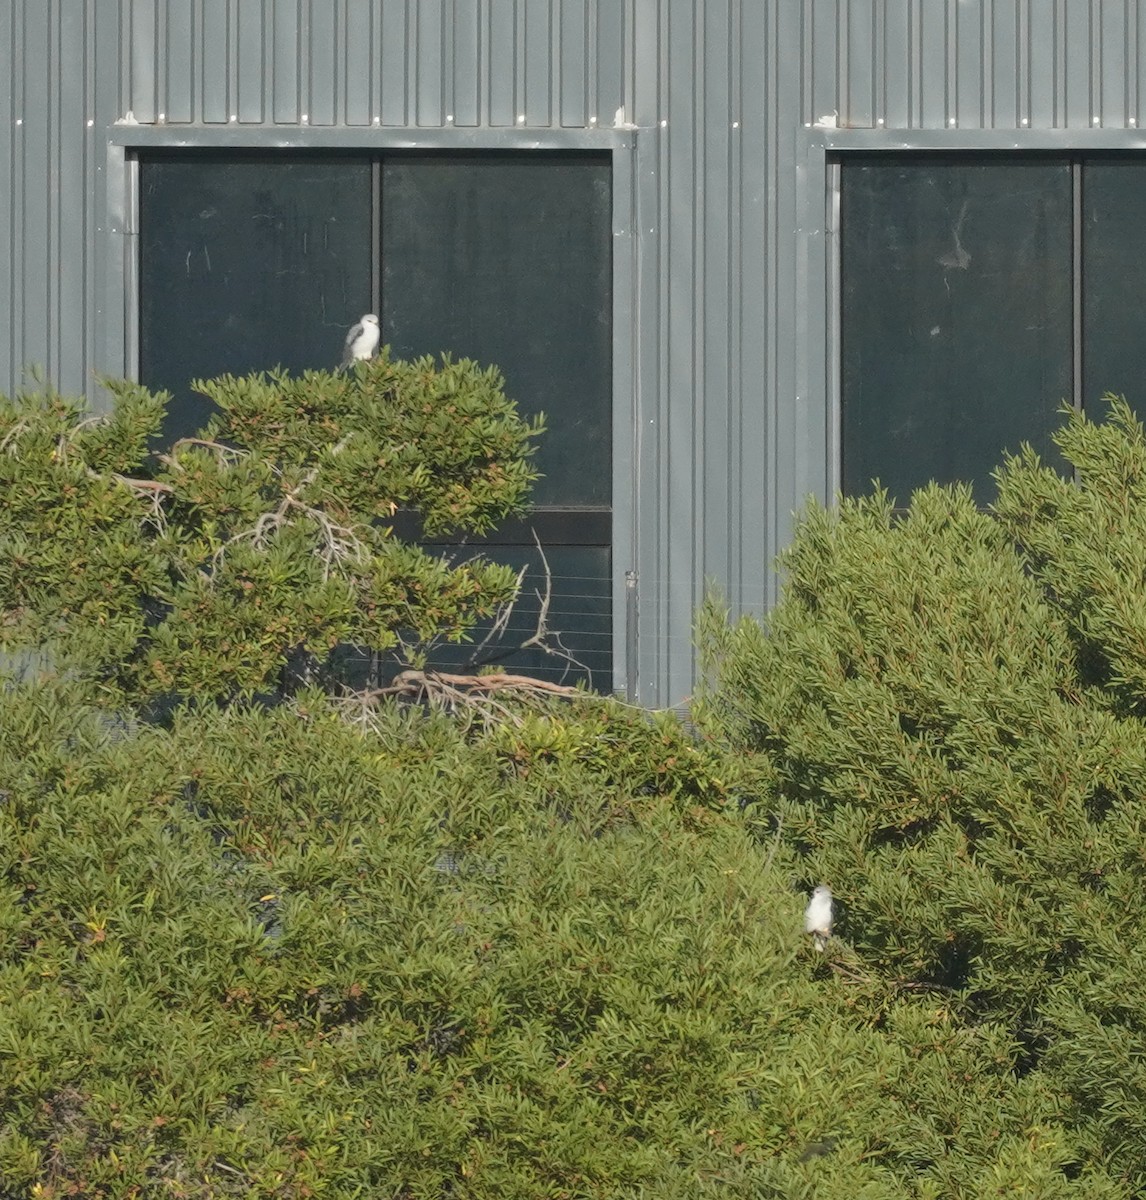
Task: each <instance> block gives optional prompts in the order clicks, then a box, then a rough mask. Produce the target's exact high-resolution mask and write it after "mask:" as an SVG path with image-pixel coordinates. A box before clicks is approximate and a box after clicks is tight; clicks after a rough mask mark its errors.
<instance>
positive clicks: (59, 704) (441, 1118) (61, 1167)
mask: <svg viewBox="0 0 1146 1200" xmlns="http://www.w3.org/2000/svg"><path fill="white" fill-rule="evenodd" d="M602 746H603V747H604V748H603V749H601V748H599V747H602ZM0 763H2V764H3V779H4V793H3V799H2V802H0V880H2V881H3V886H2V887H0V931H2V935H3V936H2V937H0V1046H2V1047H3V1053H2V1054H0V1114H2V1115H0V1181H2V1182H0V1196H2V1197H3V1198H4V1200H26V1198H29V1197H33V1196H35V1197H39V1198H40V1200H52V1198H56V1197H62V1196H66V1195H78V1196H85V1197H96V1196H105V1197H113V1196H114V1197H172V1196H174V1197H185V1198H191V1197H194V1198H200V1197H201V1198H207V1197H212V1198H214V1197H225V1196H242V1197H244V1198H258V1197H265V1198H267V1200H271V1198H274V1200H282V1198H291V1197H305V1196H326V1197H334V1198H338V1197H359V1196H371V1197H375V1196H387V1197H415V1196H416V1197H446V1196H455V1197H457V1196H463V1197H467V1198H472V1200H482V1198H485V1197H489V1198H493V1197H497V1198H498V1200H506V1198H511V1200H514V1198H521V1200H526V1198H529V1200H533V1198H536V1197H610V1198H612V1197H632V1198H634V1200H635V1198H636V1197H639V1196H650V1195H653V1196H658V1197H704V1196H730V1195H731V1196H742V1197H745V1198H748V1197H752V1198H756V1197H776V1198H784V1200H787V1198H792V1197H795V1198H800V1197H806V1198H808V1200H811V1198H812V1197H815V1198H816V1200H837V1198H838V1200H844V1198H845V1197H846V1198H848V1200H851V1198H853V1197H868V1198H870V1200H889V1198H890V1200H894V1198H896V1197H919V1198H923V1197H929V1198H935V1200H939V1198H943V1200H948V1198H950V1197H987V1196H998V1195H1002V1194H1011V1193H1015V1194H1020V1193H1021V1192H1023V1190H1024V1189H1025V1192H1026V1194H1029V1195H1038V1196H1040V1197H1059V1196H1064V1197H1065V1196H1072V1197H1075V1196H1088V1197H1119V1196H1125V1195H1128V1193H1127V1192H1126V1191H1125V1190H1124V1189H1120V1188H1119V1187H1118V1186H1117V1185H1116V1184H1114V1183H1113V1182H1111V1180H1110V1179H1109V1177H1107V1176H1106V1175H1104V1174H1103V1173H1102V1171H1101V1170H1100V1169H1098V1168H1097V1167H1096V1168H1095V1169H1094V1170H1093V1171H1090V1170H1088V1169H1086V1168H1085V1167H1084V1162H1085V1160H1084V1157H1083V1154H1082V1152H1081V1150H1080V1148H1079V1146H1078V1144H1077V1143H1076V1140H1075V1138H1074V1136H1073V1134H1072V1132H1071V1131H1070V1129H1069V1128H1068V1126H1067V1125H1066V1124H1065V1122H1064V1121H1063V1120H1062V1118H1061V1114H1060V1113H1059V1108H1060V1107H1061V1105H1060V1102H1059V1099H1058V1097H1057V1096H1056V1095H1055V1094H1054V1093H1053V1092H1052V1091H1050V1090H1048V1088H1047V1087H1046V1086H1045V1083H1044V1082H1043V1081H1042V1080H1041V1078H1040V1077H1038V1076H1037V1075H1032V1076H1028V1077H1027V1078H1024V1079H1018V1078H1016V1077H1015V1074H1014V1072H1013V1070H1012V1063H1013V1045H1012V1039H1011V1037H1010V1035H1009V1033H1008V1031H1007V1030H1006V1029H1005V1028H1003V1027H1002V1026H1001V1025H1000V1024H999V1023H997V1022H990V1021H987V1022H983V1023H981V1024H979V1025H971V1024H969V1023H967V1022H966V1021H965V1020H963V1019H962V1016H961V1013H960V1011H959V1009H958V1007H957V1006H955V1005H952V1004H950V1003H947V1002H946V1001H944V1000H942V999H938V998H936V997H935V996H933V995H929V994H927V993H924V992H915V993H912V992H904V991H902V990H900V989H897V988H894V987H889V986H887V985H886V984H885V983H883V982H881V981H880V980H879V979H878V978H877V977H876V976H875V975H874V974H872V973H866V974H865V973H862V972H861V973H859V974H856V975H854V976H844V975H837V974H836V973H833V972H831V971H829V970H827V968H826V967H825V966H824V965H823V962H822V960H821V958H820V956H819V955H817V954H815V953H814V952H813V951H811V950H810V948H809V947H808V946H807V944H806V939H805V938H804V935H803V933H802V929H801V908H802V905H803V898H802V896H800V895H797V894H794V893H793V892H792V890H791V888H790V886H789V878H790V875H791V872H792V869H793V864H794V859H793V857H792V855H791V854H790V852H789V851H787V850H786V849H784V848H782V847H778V848H774V849H773V851H772V852H770V853H769V854H767V855H764V854H761V853H760V851H759V849H758V848H757V847H756V846H755V845H754V844H753V843H752V841H751V840H750V839H749V838H746V837H745V836H744V832H743V827H742V824H741V822H740V820H739V818H738V816H737V815H736V812H735V806H730V805H727V804H726V803H725V799H726V793H725V791H724V788H723V785H722V784H721V783H720V780H719V777H717V776H716V775H715V774H714V767H715V766H716V765H717V763H718V759H717V758H716V757H715V756H714V754H713V752H712V751H711V750H710V749H709V748H706V747H704V746H697V745H696V744H694V743H693V742H692V741H691V740H690V739H689V738H688V737H687V736H686V735H685V734H684V733H683V732H682V731H681V730H680V728H678V727H677V726H675V725H674V724H673V723H672V722H671V721H669V720H667V719H664V718H659V719H656V720H651V719H648V718H646V717H644V716H642V715H640V714H634V713H632V712H631V711H628V710H625V709H623V708H621V707H619V706H616V705H612V704H608V703H606V702H599V703H598V704H597V705H596V706H594V707H575V708H573V709H571V710H570V711H569V712H567V714H566V716H565V719H564V721H559V720H558V718H557V717H556V715H555V714H550V715H544V714H543V715H541V716H537V717H535V718H534V719H533V720H532V721H528V722H525V723H524V724H523V725H521V726H520V727H519V728H518V729H517V730H516V731H514V732H510V731H508V730H507V729H499V730H493V731H487V732H480V731H475V732H472V733H471V734H470V735H469V737H468V739H467V738H466V737H465V736H463V734H462V733H461V732H460V730H459V728H458V726H457V725H456V724H450V723H448V722H447V721H445V720H444V719H440V718H436V717H432V716H431V717H426V716H425V715H423V714H421V713H416V712H412V711H410V710H406V711H402V710H384V711H383V712H382V713H381V714H380V716H379V717H378V719H377V721H376V722H375V723H374V725H373V726H372V727H370V728H366V729H363V728H358V727H352V726H351V725H349V724H348V723H347V722H346V721H345V720H344V719H342V718H341V717H340V716H339V715H338V714H337V713H336V712H335V711H334V709H333V708H332V707H331V705H330V702H329V701H327V700H326V699H324V697H323V696H322V695H320V694H318V693H314V692H305V693H302V694H300V695H299V696H298V697H296V699H295V701H294V702H293V704H292V705H290V706H280V707H279V708H276V709H274V710H272V711H258V710H257V709H254V710H252V709H245V708H244V707H243V706H233V707H231V708H229V709H226V710H205V709H199V710H196V711H194V712H185V713H183V714H180V715H178V716H177V717H176V719H175V720H174V722H173V724H172V726H171V727H170V728H168V729H162V728H157V727H154V726H146V725H143V726H133V725H130V724H124V723H120V722H113V721H111V720H109V718H108V717H107V716H106V714H102V713H100V712H95V711H87V710H84V709H82V708H81V707H80V706H79V705H77V703H76V702H75V700H74V697H73V696H71V695H69V694H68V693H66V692H65V690H64V689H63V688H62V687H61V688H56V689H47V688H40V689H39V690H37V691H19V690H10V691H8V692H6V693H2V694H0ZM670 763H672V766H671V767H669V764H670ZM662 768H667V769H662ZM729 807H731V808H732V809H733V811H732V812H731V813H728V812H725V811H724V810H725V809H726V808H729ZM1068 1174H1069V1175H1071V1176H1074V1175H1077V1178H1074V1179H1070V1178H1068Z"/></svg>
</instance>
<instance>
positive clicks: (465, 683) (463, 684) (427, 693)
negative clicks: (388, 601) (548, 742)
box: [345, 668, 591, 725]
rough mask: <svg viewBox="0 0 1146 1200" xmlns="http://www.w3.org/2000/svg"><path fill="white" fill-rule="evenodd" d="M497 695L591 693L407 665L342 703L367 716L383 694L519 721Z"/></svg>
mask: <svg viewBox="0 0 1146 1200" xmlns="http://www.w3.org/2000/svg"><path fill="white" fill-rule="evenodd" d="M499 695H504V696H507V697H508V696H512V697H514V698H515V699H524V700H530V699H532V700H540V699H542V698H544V697H550V696H566V697H569V698H573V697H574V696H579V697H581V698H582V699H584V698H586V697H587V696H589V695H591V693H587V692H585V691H584V690H583V689H581V688H576V687H569V686H567V685H565V684H561V683H549V682H547V681H546V680H544V679H533V678H531V677H530V676H528V675H513V674H509V673H507V672H498V673H496V674H491V675H454V674H450V673H448V672H445V671H418V670H414V669H412V668H411V669H408V670H405V671H400V672H399V673H398V674H397V675H395V676H394V678H393V679H392V680H391V681H390V683H389V684H388V685H387V686H386V687H379V688H371V689H369V690H368V691H362V692H354V693H352V694H350V695H348V696H347V697H346V700H345V703H346V705H347V706H354V707H356V708H358V710H359V711H358V713H357V715H356V719H359V720H367V719H368V714H369V713H370V711H371V710H372V709H373V708H374V706H375V705H376V704H377V703H378V701H379V700H381V699H383V698H384V697H386V696H394V697H399V698H401V699H404V700H409V701H412V702H414V703H422V704H428V705H430V706H432V707H434V708H443V709H448V710H450V711H452V712H468V713H472V714H473V715H474V716H477V717H478V718H479V719H480V720H482V721H508V722H510V723H511V724H514V725H520V724H522V718H521V716H520V714H518V713H515V712H514V711H513V710H512V709H510V708H508V707H507V706H506V705H505V704H503V703H501V702H500V701H499V700H498V699H497V697H498V696H499Z"/></svg>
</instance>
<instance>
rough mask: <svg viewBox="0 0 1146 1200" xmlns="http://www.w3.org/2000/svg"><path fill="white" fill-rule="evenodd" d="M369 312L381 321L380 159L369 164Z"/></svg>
mask: <svg viewBox="0 0 1146 1200" xmlns="http://www.w3.org/2000/svg"><path fill="white" fill-rule="evenodd" d="M370 311H371V312H374V313H377V314H378V321H379V323H381V321H382V159H381V158H379V157H375V158H373V159H372V160H371V162H370Z"/></svg>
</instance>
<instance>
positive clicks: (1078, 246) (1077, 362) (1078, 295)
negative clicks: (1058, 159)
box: [1070, 158, 1084, 411]
mask: <svg viewBox="0 0 1146 1200" xmlns="http://www.w3.org/2000/svg"><path fill="white" fill-rule="evenodd" d="M1070 180H1071V267H1070V304H1071V364H1072V368H1073V380H1072V387H1073V394H1072V396H1071V403H1072V404H1073V405H1074V407H1075V410H1076V411H1081V410H1082V408H1083V405H1084V397H1083V394H1082V386H1083V384H1082V354H1083V349H1082V160H1081V159H1079V158H1074V159H1072V160H1071V164H1070Z"/></svg>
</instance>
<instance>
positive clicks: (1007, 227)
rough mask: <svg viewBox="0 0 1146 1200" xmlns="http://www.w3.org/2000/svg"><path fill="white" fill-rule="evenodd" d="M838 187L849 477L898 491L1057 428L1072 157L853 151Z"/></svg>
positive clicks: (972, 476) (982, 490) (1067, 299)
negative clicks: (857, 156)
mask: <svg viewBox="0 0 1146 1200" xmlns="http://www.w3.org/2000/svg"><path fill="white" fill-rule="evenodd" d="M841 188H842V210H841V215H842V239H843V240H842V261H841V270H842V293H843V294H842V312H841V317H842V339H843V347H842V349H843V364H842V366H843V370H842V435H843V486H844V491H845V492H847V493H851V494H856V493H863V492H867V491H869V490H870V487H871V480H872V479H873V478H877V479H879V481H880V482H881V483H882V484H883V485H884V486H885V487H887V488H888V490H889V491H890V492H891V493H892V494H893V495H894V496H896V497H897V499H898V500H899V501H900V502H901V503H906V502H907V500H908V499H909V498H910V493H911V491H912V490H913V489H914V488H916V487H919V486H921V485H922V484H924V483H926V482H927V481H928V480H929V479H936V480H939V481H940V482H944V483H946V482H951V481H954V480H968V481H971V482H972V483H973V484H974V487H975V493H976V496H977V498H978V499H979V500H980V501H981V502H986V501H988V500H990V499H991V496H992V494H993V484H992V482H991V479H990V473H991V471H992V470H993V469H994V468H995V467H996V466H998V464H999V463H1000V461H1001V458H1002V455H1003V452H1004V450H1011V451H1014V450H1017V449H1018V448H1019V444H1020V443H1021V442H1023V441H1028V442H1030V443H1032V444H1033V445H1034V446H1035V447H1036V449H1038V450H1039V451H1040V453H1043V454H1044V455H1050V456H1051V457H1054V455H1055V451H1054V447H1053V445H1052V444H1051V442H1050V434H1051V433H1052V432H1053V430H1055V429H1056V428H1057V427H1058V425H1059V424H1060V417H1059V415H1058V413H1057V409H1058V407H1059V405H1060V404H1061V403H1062V402H1063V400H1064V399H1068V398H1069V397H1070V395H1071V391H1072V371H1073V365H1072V351H1071V347H1072V331H1073V318H1072V180H1071V164H1070V162H1069V161H1068V160H1066V159H1061V160H1045V159H1041V160H1040V159H1028V160H1021V159H1020V160H1017V161H1016V160H1006V159H1001V158H996V159H993V160H990V161H978V162H973V161H965V160H950V159H947V160H943V159H938V158H935V157H930V158H921V157H916V158H913V159H904V158H896V157H888V158H880V159H877V160H868V159H864V160H862V161H860V160H849V161H845V162H844V163H843V165H842V167H841Z"/></svg>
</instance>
